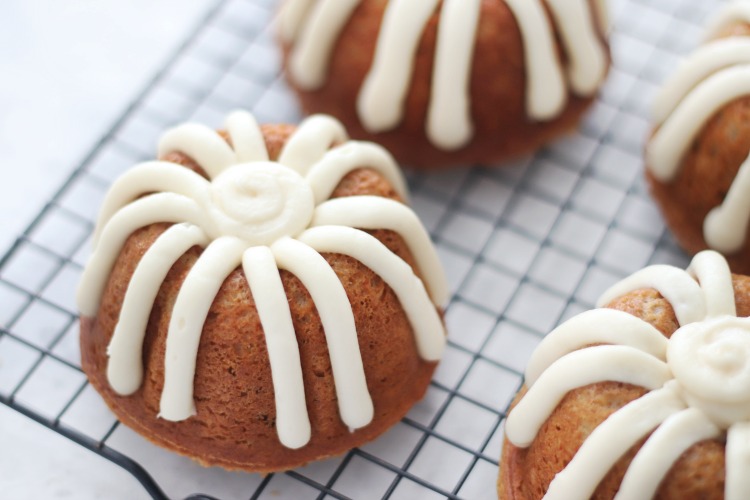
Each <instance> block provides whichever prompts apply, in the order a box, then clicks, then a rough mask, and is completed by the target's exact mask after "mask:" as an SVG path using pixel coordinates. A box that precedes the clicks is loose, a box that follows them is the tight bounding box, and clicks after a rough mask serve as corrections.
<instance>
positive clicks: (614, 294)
mask: <svg viewBox="0 0 750 500" xmlns="http://www.w3.org/2000/svg"><path fill="white" fill-rule="evenodd" d="M643 288H654V289H656V290H657V291H658V292H659V293H660V294H661V295H662V296H663V297H664V298H665V299H667V301H669V303H670V304H672V308H673V309H674V312H675V316H677V321H679V323H680V325H687V324H688V323H693V322H696V321H700V320H701V319H703V318H704V317H705V316H706V301H705V299H704V296H703V291H702V290H701V287H700V286H699V285H698V283H696V282H695V280H693V279H692V278H691V277H690V275H688V274H687V273H686V272H685V271H682V270H681V269H678V268H676V267H673V266H666V265H661V264H658V265H654V266H649V267H646V268H644V269H641V270H640V271H637V272H635V273H633V274H632V275H630V276H628V277H627V278H625V279H624V280H622V281H620V282H618V283H616V284H614V285H613V286H612V287H610V288H609V289H608V290H606V291H605V292H604V293H603V294H602V296H601V297H600V298H599V300H598V301H597V304H596V305H597V307H603V306H605V305H607V304H609V303H610V302H612V301H613V300H615V299H617V298H618V297H622V296H623V295H626V294H628V293H630V292H633V291H635V290H639V289H643Z"/></svg>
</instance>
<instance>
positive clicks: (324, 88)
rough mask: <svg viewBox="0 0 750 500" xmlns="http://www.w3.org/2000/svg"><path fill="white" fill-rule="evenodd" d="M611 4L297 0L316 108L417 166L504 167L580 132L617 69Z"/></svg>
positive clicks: (295, 41)
mask: <svg viewBox="0 0 750 500" xmlns="http://www.w3.org/2000/svg"><path fill="white" fill-rule="evenodd" d="M607 24H608V19H607V6H606V1H605V0H545V1H542V0H444V1H442V2H441V1H439V0H421V1H414V0H390V1H388V0H287V1H286V2H285V4H283V7H282V11H281V16H280V38H281V43H282V47H283V50H284V66H285V70H286V71H285V73H286V76H287V79H288V81H289V82H290V84H291V87H292V88H293V90H294V91H295V92H296V93H297V95H298V97H299V99H300V101H301V104H302V108H303V110H304V111H305V112H307V113H328V114H331V115H333V116H336V117H337V118H338V119H340V120H341V121H342V122H343V123H344V124H346V126H347V128H348V129H349V131H350V132H351V134H352V136H354V137H357V138H363V139H367V140H371V141H375V142H378V143H380V144H382V145H384V146H385V147H386V148H387V149H388V150H389V151H390V152H391V153H393V155H394V156H395V157H396V158H397V159H398V160H399V161H401V162H404V163H406V164H408V165H410V166H413V167H420V168H435V167H440V166H448V165H456V164H469V163H482V164H492V163H498V162H501V161H503V160H505V159H507V158H509V157H512V156H516V155H520V154H523V153H527V152H530V151H532V150H534V149H536V148H537V147H539V146H540V145H542V144H543V143H545V142H548V141H550V140H551V139H552V138H554V137H556V136H558V135H560V134H562V133H565V132H568V131H570V130H572V129H573V128H574V127H575V126H576V124H577V123H578V121H579V119H580V118H581V116H582V114H583V112H584V111H585V110H586V109H587V108H588V106H589V105H590V104H591V103H592V102H593V96H594V94H595V93H596V91H597V90H598V88H599V86H600V85H601V83H602V82H603V80H604V77H605V76H606V73H607V70H608V68H609V49H608V45H607V42H606V40H605V33H606V31H607Z"/></svg>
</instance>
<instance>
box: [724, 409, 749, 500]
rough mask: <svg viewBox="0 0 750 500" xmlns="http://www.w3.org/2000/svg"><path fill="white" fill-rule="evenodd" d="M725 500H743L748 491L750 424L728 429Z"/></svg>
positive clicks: (740, 423)
mask: <svg viewBox="0 0 750 500" xmlns="http://www.w3.org/2000/svg"><path fill="white" fill-rule="evenodd" d="M726 470H727V472H726V485H725V488H726V489H725V492H724V496H725V498H726V500H743V499H745V498H747V492H748V491H750V474H748V473H747V471H748V470H750V422H738V423H736V424H734V425H733V426H731V427H730V428H729V433H728V434H727V448H726Z"/></svg>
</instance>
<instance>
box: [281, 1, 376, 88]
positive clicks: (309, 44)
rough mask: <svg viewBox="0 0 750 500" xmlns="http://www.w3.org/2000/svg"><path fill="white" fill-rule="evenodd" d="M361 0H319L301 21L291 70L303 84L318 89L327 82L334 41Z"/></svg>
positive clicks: (297, 80)
mask: <svg viewBox="0 0 750 500" xmlns="http://www.w3.org/2000/svg"><path fill="white" fill-rule="evenodd" d="M360 1H361V0H320V1H319V2H317V3H316V4H315V5H314V6H313V8H312V10H311V12H310V15H309V17H308V19H307V23H305V24H303V25H302V31H301V33H300V37H299V40H298V41H297V46H296V48H295V50H293V51H292V55H291V60H290V63H289V71H290V73H291V76H292V78H293V79H294V81H295V82H296V83H297V85H299V86H300V87H302V88H304V89H307V90H315V89H317V88H319V87H321V86H322V85H323V84H324V83H325V79H326V74H327V72H328V65H329V63H330V58H331V51H332V49H333V45H334V43H335V42H336V40H337V39H338V37H339V35H340V34H341V31H342V30H343V28H344V25H345V24H346V21H347V20H348V19H349V17H350V16H351V14H352V12H354V9H356V8H357V6H358V5H359V4H360Z"/></svg>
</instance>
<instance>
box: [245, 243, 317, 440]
mask: <svg viewBox="0 0 750 500" xmlns="http://www.w3.org/2000/svg"><path fill="white" fill-rule="evenodd" d="M242 268H243V270H244V272H245V277H246V278H247V282H248V285H249V286H250V292H251V293H252V295H253V299H254V300H255V306H256V309H257V311H258V316H259V317H260V322H261V325H262V326H263V335H264V336H265V339H266V347H267V349H268V360H269V363H270V365H271V378H272V380H273V392H274V397H275V401H276V431H277V433H278V436H279V441H281V444H283V445H284V446H286V447H287V448H292V449H296V448H300V447H302V446H304V445H305V444H307V443H308V442H309V441H310V436H311V427H310V419H309V417H308V414H307V406H306V403H305V386H304V382H303V378H302V364H301V361H300V354H299V346H298V345H297V337H296V336H295V333H294V325H293V323H292V315H291V312H290V310H289V303H288V302H287V298H286V292H285V291H284V285H283V284H282V282H281V276H280V275H279V270H278V268H277V266H276V260H275V259H274V256H273V253H272V252H271V250H270V249H269V248H268V247H260V246H259V247H252V248H248V249H247V250H245V253H244V254H243V256H242Z"/></svg>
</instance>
